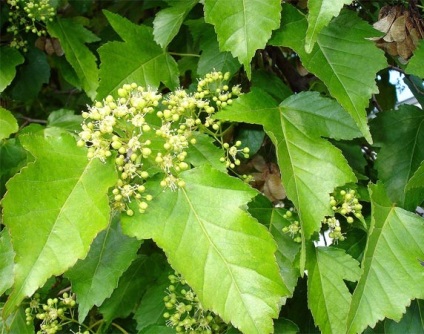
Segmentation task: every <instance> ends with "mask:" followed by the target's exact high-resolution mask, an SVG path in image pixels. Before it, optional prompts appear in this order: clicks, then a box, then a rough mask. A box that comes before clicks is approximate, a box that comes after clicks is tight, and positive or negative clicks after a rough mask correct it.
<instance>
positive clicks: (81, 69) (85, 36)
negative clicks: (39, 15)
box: [47, 17, 99, 100]
mask: <svg viewBox="0 0 424 334" xmlns="http://www.w3.org/2000/svg"><path fill="white" fill-rule="evenodd" d="M47 30H48V32H49V34H50V35H51V36H52V37H56V38H58V39H59V40H60V45H61V46H62V49H63V51H64V52H65V57H66V60H67V61H68V62H69V63H70V64H71V65H72V67H73V69H74V70H75V73H76V74H77V76H78V78H79V80H80V82H81V86H82V88H83V89H84V91H85V92H86V94H87V96H88V97H90V98H91V99H92V100H93V99H94V97H95V96H96V89H97V87H98V77H99V74H98V68H97V64H96V61H97V60H96V57H95V56H94V54H93V53H92V52H91V51H90V49H89V48H88V47H87V46H86V45H85V43H92V42H97V41H98V40H99V38H98V37H97V36H96V35H94V34H93V33H92V32H91V31H89V30H87V29H85V28H84V26H83V25H82V24H81V23H80V22H79V21H78V20H77V19H66V18H61V17H57V18H56V19H55V20H54V21H53V22H49V23H48V24H47Z"/></svg>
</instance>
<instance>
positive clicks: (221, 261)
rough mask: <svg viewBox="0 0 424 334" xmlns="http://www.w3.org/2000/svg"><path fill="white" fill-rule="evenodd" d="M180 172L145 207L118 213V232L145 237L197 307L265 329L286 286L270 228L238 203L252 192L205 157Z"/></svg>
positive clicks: (253, 329)
mask: <svg viewBox="0 0 424 334" xmlns="http://www.w3.org/2000/svg"><path fill="white" fill-rule="evenodd" d="M181 178H182V179H183V180H184V181H185V182H186V186H185V187H184V188H180V189H179V190H178V191H175V192H172V191H165V192H160V193H159V195H158V196H156V197H155V199H154V201H152V202H151V204H150V206H149V208H148V210H147V211H146V213H144V214H142V215H141V216H140V215H134V217H131V218H127V219H124V220H123V222H122V223H123V230H124V232H125V233H128V234H129V235H133V236H136V237H138V238H142V239H143V238H152V239H153V240H154V241H155V242H156V243H157V244H158V246H160V247H161V248H162V249H163V250H164V251H165V253H166V255H167V258H168V260H169V262H170V264H171V265H172V267H173V268H175V270H176V271H178V272H179V273H181V274H182V275H183V277H184V278H185V279H186V280H187V283H188V284H189V285H190V286H191V287H192V288H193V290H194V291H195V292H196V294H197V295H198V296H199V299H200V300H201V302H202V305H203V307H205V308H207V309H210V310H212V311H214V312H215V313H217V314H219V315H220V316H221V317H222V318H223V319H224V321H227V322H228V321H231V323H232V324H233V325H234V326H235V327H238V328H239V329H240V330H241V331H244V332H248V333H267V332H271V331H272V318H275V317H277V316H278V311H279V310H278V302H279V300H280V298H281V297H283V296H287V295H288V293H289V292H288V291H287V289H286V288H285V287H284V286H283V284H282V281H281V277H280V274H279V271H278V266H277V263H276V260H275V255H274V253H275V251H276V245H275V242H274V241H273V239H272V236H271V235H270V234H269V232H268V231H267V230H266V228H265V227H264V226H263V225H261V224H259V223H258V222H257V221H256V220H255V219H254V218H252V217H251V216H250V215H249V214H247V213H246V212H245V211H244V210H242V207H243V206H245V205H246V203H247V202H248V201H249V200H250V199H251V198H252V197H253V196H255V195H256V194H257V192H256V191H255V190H254V189H252V188H250V187H249V186H248V185H246V184H245V183H243V182H242V181H240V180H238V179H235V178H233V177H230V176H228V175H227V174H224V173H222V172H219V171H217V170H214V169H212V168H211V167H209V166H208V165H205V166H203V167H200V168H195V169H192V170H190V171H187V172H184V173H182V174H181ZM159 212H160V217H161V219H160V220H158V219H157V217H158V214H159ZM139 221H142V222H143V223H142V224H140V223H139ZM187 259H190V261H187ZM218 274H219V276H217V275H218ZM217 277H219V279H217Z"/></svg>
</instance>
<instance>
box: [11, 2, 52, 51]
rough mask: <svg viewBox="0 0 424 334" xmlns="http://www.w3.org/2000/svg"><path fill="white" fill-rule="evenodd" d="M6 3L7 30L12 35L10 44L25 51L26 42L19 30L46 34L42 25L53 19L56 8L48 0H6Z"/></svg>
mask: <svg viewBox="0 0 424 334" xmlns="http://www.w3.org/2000/svg"><path fill="white" fill-rule="evenodd" d="M7 3H8V5H9V6H10V11H9V23H10V26H9V27H8V28H7V32H9V33H11V34H12V36H13V39H12V41H11V43H10V46H11V47H14V48H16V49H22V50H23V51H25V52H26V51H27V44H28V42H27V41H26V40H25V39H24V38H23V37H22V35H21V32H22V31H24V32H26V33H33V34H35V35H37V36H44V35H46V30H45V28H44V25H45V23H47V22H49V21H52V20H53V17H54V16H55V15H56V9H55V8H54V7H53V6H52V4H51V1H50V0H29V1H26V0H25V1H24V0H7Z"/></svg>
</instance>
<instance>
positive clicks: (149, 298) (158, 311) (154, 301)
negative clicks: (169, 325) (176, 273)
mask: <svg viewBox="0 0 424 334" xmlns="http://www.w3.org/2000/svg"><path fill="white" fill-rule="evenodd" d="M168 274H169V273H167V272H164V274H163V275H162V277H161V278H159V279H158V281H156V282H155V285H153V286H151V287H149V288H148V289H147V291H146V293H145V294H144V295H143V298H142V299H141V301H140V305H139V306H138V308H137V311H136V312H135V314H134V319H135V320H136V321H137V330H138V331H139V333H145V332H147V330H148V328H149V327H150V326H153V325H156V326H165V318H164V317H163V314H164V312H166V311H167V309H166V307H165V303H164V301H163V298H164V297H165V295H166V293H165V291H166V289H167V288H168V286H169V280H168Z"/></svg>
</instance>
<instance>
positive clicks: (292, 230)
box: [283, 208, 302, 243]
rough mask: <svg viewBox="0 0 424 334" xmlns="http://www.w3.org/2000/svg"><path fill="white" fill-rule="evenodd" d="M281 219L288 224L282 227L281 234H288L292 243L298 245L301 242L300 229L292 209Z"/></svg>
mask: <svg viewBox="0 0 424 334" xmlns="http://www.w3.org/2000/svg"><path fill="white" fill-rule="evenodd" d="M283 218H284V219H286V220H288V221H289V222H290V225H288V226H284V227H283V233H288V234H290V236H291V237H292V238H293V241H295V242H297V243H300V242H301V241H302V237H301V234H302V229H301V227H300V223H299V220H298V217H297V214H296V213H295V212H294V209H293V208H291V209H290V210H287V211H286V213H285V214H284V215H283Z"/></svg>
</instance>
